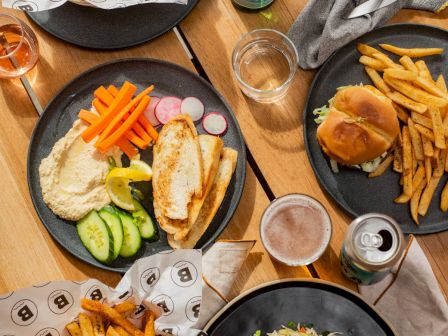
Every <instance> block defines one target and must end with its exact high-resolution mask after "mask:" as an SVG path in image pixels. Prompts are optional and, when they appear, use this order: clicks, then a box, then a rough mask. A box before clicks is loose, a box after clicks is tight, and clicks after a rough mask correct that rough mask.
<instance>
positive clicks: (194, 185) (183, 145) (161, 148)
mask: <svg viewBox="0 0 448 336" xmlns="http://www.w3.org/2000/svg"><path fill="white" fill-rule="evenodd" d="M152 170H153V176H152V186H153V194H154V208H155V209H154V212H155V214H156V217H158V216H166V217H168V218H171V219H187V218H188V205H189V204H190V202H191V199H192V198H193V196H197V197H201V196H202V193H203V190H202V186H203V184H202V183H203V163H202V155H201V150H200V146H199V139H198V134H197V131H196V128H195V126H194V124H193V121H192V120H191V118H190V116H187V115H178V116H176V117H174V118H173V119H171V120H170V121H169V122H168V123H167V124H165V126H163V128H162V130H161V131H160V134H159V139H158V140H157V142H156V144H155V146H154V160H153V166H152ZM162 228H163V227H162ZM163 229H164V230H166V231H167V232H170V231H172V233H175V230H172V229H169V230H167V229H165V228H163Z"/></svg>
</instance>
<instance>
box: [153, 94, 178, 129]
mask: <svg viewBox="0 0 448 336" xmlns="http://www.w3.org/2000/svg"><path fill="white" fill-rule="evenodd" d="M181 103H182V100H181V99H180V98H177V97H163V98H162V99H160V101H159V103H158V104H157V106H156V108H155V112H154V115H155V116H156V118H157V120H158V121H159V122H160V123H161V124H164V125H165V124H166V123H167V122H168V121H169V120H170V119H171V118H173V117H175V116H177V115H178V114H180V105H181Z"/></svg>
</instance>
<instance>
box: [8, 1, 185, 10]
mask: <svg viewBox="0 0 448 336" xmlns="http://www.w3.org/2000/svg"><path fill="white" fill-rule="evenodd" d="M85 1H86V2H87V3H89V4H91V5H93V6H94V7H98V8H102V9H114V8H123V7H129V6H134V5H142V4H147V3H172V4H182V5H186V4H187V3H188V0H85ZM66 2H67V0H3V1H2V6H3V7H6V8H14V9H19V10H22V11H25V12H38V11H44V10H48V9H53V8H56V7H59V6H62V5H63V4H65V3H66Z"/></svg>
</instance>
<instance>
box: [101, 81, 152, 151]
mask: <svg viewBox="0 0 448 336" xmlns="http://www.w3.org/2000/svg"><path fill="white" fill-rule="evenodd" d="M153 89H154V85H151V86H149V87H148V88H146V89H145V90H143V91H142V92H140V93H139V94H138V95H137V96H136V97H135V98H134V99H132V100H131V101H130V102H129V103H128V104H127V105H126V106H125V107H124V108H122V109H121V110H120V111H118V112H117V114H116V115H115V116H114V117H113V119H112V120H111V121H110V122H109V124H108V125H107V127H106V128H105V129H104V131H103V132H102V133H101V135H100V138H99V139H98V141H97V144H99V143H101V142H102V141H103V140H104V139H106V138H107V137H108V136H109V135H111V134H112V132H113V129H114V127H115V125H117V123H119V122H120V121H121V120H122V119H123V117H124V116H125V115H126V114H128V113H129V111H130V110H131V108H132V107H134V106H135V105H137V104H138V103H139V102H140V100H142V98H143V97H146V96H147V95H148V94H149V93H150V92H151V91H152V90H153ZM115 99H118V96H117V98H115ZM148 99H150V98H149V97H148Z"/></svg>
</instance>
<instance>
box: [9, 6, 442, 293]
mask: <svg viewBox="0 0 448 336" xmlns="http://www.w3.org/2000/svg"><path fill="white" fill-rule="evenodd" d="M305 3H306V1H304V0H277V1H276V2H275V3H274V5H272V6H271V7H269V8H268V9H266V10H264V11H261V12H258V13H248V12H241V11H238V10H236V9H235V8H234V7H233V6H232V5H231V2H230V0H214V1H206V0H204V1H200V2H199V4H198V5H197V6H196V8H195V9H194V10H193V11H192V13H191V14H190V15H189V16H188V17H187V18H186V19H185V20H184V21H183V22H182V23H181V24H180V26H178V27H177V28H178V29H179V30H180V32H181V35H182V36H183V37H184V39H185V43H186V45H187V47H188V48H189V50H190V52H191V53H192V54H193V56H194V58H193V59H190V58H189V57H188V55H187V53H186V52H185V50H184V49H183V46H182V44H181V43H180V41H179V40H178V38H177V37H176V35H175V34H174V32H173V31H170V32H169V33H167V34H165V35H163V36H162V37H160V38H157V39H156V40H153V41H151V42H148V43H145V44H143V45H141V46H137V47H132V48H128V49H125V50H120V51H111V52H102V51H93V50H87V49H83V48H79V47H76V46H73V45H69V44H67V43H64V42H62V41H60V40H58V39H56V38H54V37H53V36H51V35H49V34H48V33H46V32H44V31H43V30H42V29H41V28H39V27H38V26H36V25H35V24H34V23H32V22H30V20H28V18H27V17H26V16H25V15H24V14H23V13H20V12H17V11H12V10H6V9H0V12H1V13H11V14H13V15H16V16H19V17H20V18H22V19H23V20H24V21H25V22H27V23H28V24H30V26H31V27H32V28H33V30H34V31H35V32H36V35H37V36H38V39H39V43H40V58H39V63H38V65H37V67H36V69H35V70H33V71H32V72H31V73H30V74H29V75H28V78H29V80H30V82H31V83H32V87H33V90H34V92H35V94H36V96H37V97H38V99H39V101H40V103H41V104H42V105H43V106H45V105H46V104H47V103H48V102H49V100H50V99H51V98H52V97H53V96H54V95H55V94H56V93H57V92H58V91H59V90H60V89H61V88H62V87H63V86H64V85H65V84H66V83H67V82H68V81H70V80H71V79H72V78H74V77H75V76H77V75H78V74H79V73H80V72H82V71H84V70H86V69H88V68H90V67H92V66H95V65H97V64H100V63H103V62H106V61H108V60H112V59H119V58H126V57H154V58H159V59H164V60H167V61H170V62H174V63H177V64H180V65H182V66H184V67H186V68H188V69H190V70H192V71H197V72H199V73H200V75H202V76H204V77H206V78H207V79H209V80H210V81H211V83H212V84H213V85H214V86H215V87H216V88H217V89H218V91H220V92H221V93H222V94H223V95H224V97H225V98H226V99H227V101H228V102H229V104H230V105H231V107H232V108H233V110H234V112H235V114H236V116H237V118H238V121H239V123H240V126H241V128H242V131H243V133H244V136H245V140H246V143H247V147H248V153H249V155H248V163H247V180H246V184H245V189H244V193H243V196H242V199H241V202H240V205H239V207H238V209H237V211H236V213H235V216H234V217H233V219H232V221H231V223H230V224H229V226H228V227H227V229H226V230H225V231H224V233H223V234H222V236H221V238H226V239H257V240H258V239H259V237H258V224H259V221H260V217H261V214H262V212H263V210H264V209H265V208H266V206H267V205H268V204H269V201H270V200H272V199H273V198H275V197H278V196H281V195H284V194H286V193H291V192H302V193H307V194H310V195H312V196H314V197H316V198H318V199H319V200H321V201H322V202H323V204H324V205H325V206H326V208H327V209H328V210H329V213H330V216H331V218H332V221H333V229H334V230H333V232H334V234H333V237H332V241H331V246H330V248H329V249H328V251H327V252H326V253H325V255H324V256H323V257H322V258H321V259H320V260H319V261H318V262H316V263H314V265H312V266H311V267H309V268H307V267H302V268H300V267H298V268H288V267H285V266H282V265H279V264H278V263H274V262H273V261H272V260H271V259H270V258H269V257H268V256H267V254H266V252H265V251H264V249H263V248H262V246H261V244H260V243H259V242H258V243H257V244H256V245H255V247H254V250H253V251H252V253H251V255H250V256H249V257H248V260H247V262H246V263H245V265H244V266H243V269H242V270H241V272H240V275H239V277H238V279H237V281H236V283H235V286H234V288H233V293H232V294H233V295H236V294H238V293H239V292H241V291H243V290H245V289H248V288H251V287H253V286H255V285H257V284H260V283H263V282H267V281H270V280H274V279H281V278H290V277H295V278H297V277H311V276H314V277H320V278H322V279H326V280H330V281H333V282H337V283H340V284H343V285H345V286H347V287H348V288H351V289H356V287H355V286H354V284H353V283H351V282H349V281H347V280H346V279H344V278H343V277H342V276H341V274H340V272H339V266H338V254H339V249H340V246H341V242H342V239H343V236H344V232H345V230H346V227H347V224H348V223H349V222H350V218H349V217H347V216H346V215H345V214H344V213H343V212H342V211H341V210H340V209H339V208H338V207H337V206H336V205H335V204H334V203H333V202H332V200H331V199H329V198H328V197H327V195H326V194H325V193H324V192H323V191H322V190H321V188H320V187H319V185H318V183H317V180H316V178H315V176H314V174H313V172H312V169H311V166H310V164H309V162H308V159H307V156H306V153H305V149H304V145H303V139H302V124H301V120H302V118H301V111H302V109H303V104H304V99H305V96H306V93H307V91H308V87H309V85H310V82H311V80H312V78H313V75H314V72H313V71H302V70H300V71H299V73H298V75H297V77H296V78H295V80H294V83H293V87H292V89H291V92H293V93H294V94H289V95H288V96H287V97H286V98H285V99H284V100H283V101H282V103H281V104H279V105H260V104H257V103H255V102H253V101H250V100H249V99H247V98H245V97H244V96H243V95H242V93H241V92H240V91H239V89H238V88H237V84H236V80H235V78H234V77H233V75H232V70H231V65H230V57H231V53H232V49H233V47H234V45H235V43H236V41H237V39H238V38H239V37H240V36H241V35H242V34H243V33H245V32H247V31H249V30H252V29H254V28H262V27H265V28H266V27H269V28H274V29H277V30H280V31H282V32H286V31H287V30H288V28H289V27H290V25H291V24H292V22H293V20H294V18H295V17H296V16H297V15H298V14H299V13H300V11H301V9H302V8H303V6H304V5H305ZM447 18H448V11H446V12H445V13H443V14H440V15H438V16H435V15H433V14H430V13H424V12H418V11H409V10H403V11H401V12H400V13H399V14H398V15H397V16H396V17H394V18H393V20H392V22H422V23H428V24H433V25H437V26H441V27H445V28H448V20H447ZM199 37H200V38H199ZM0 97H1V99H0V124H1V125H2V132H1V133H0V171H1V173H2V176H3V178H2V192H1V193H0V209H1V214H2V216H1V217H0V253H1V255H2V257H1V258H0V269H1V270H2V271H1V272H0V293H5V292H9V291H12V290H15V289H18V288H22V287H27V286H31V285H32V284H36V283H40V282H44V281H48V280H60V279H71V280H82V279H87V278H98V279H100V280H101V281H103V282H105V283H107V284H108V285H110V286H114V285H116V284H117V282H118V281H119V279H120V276H119V275H118V274H115V273H111V272H106V271H102V270H99V269H97V268H94V267H92V266H89V265H87V264H85V263H83V262H81V261H79V260H77V259H76V258H74V257H73V256H71V255H70V254H69V253H67V252H66V251H65V250H64V249H63V248H61V247H60V246H58V245H57V243H56V242H54V241H53V240H52V239H51V237H50V235H49V234H48V232H47V231H46V229H45V227H44V226H43V225H42V223H41V222H40V221H39V219H38V217H37V215H36V212H35V211H34V208H33V205H32V203H31V199H30V196H29V193H28V187H27V178H26V156H27V148H28V143H29V140H30V136H31V133H32V130H33V127H34V125H35V124H36V121H37V119H38V115H37V112H36V110H35V108H34V106H33V104H32V103H31V101H30V99H29V97H28V96H27V94H26V92H25V90H24V88H23V87H22V85H21V84H20V82H19V81H7V80H0ZM273 157H281V158H282V160H272V158H273ZM418 239H419V242H420V244H421V246H422V247H423V249H424V250H425V253H426V255H427V256H428V259H429V260H430V262H431V264H432V266H433V269H434V272H435V274H436V276H437V279H438V280H439V283H440V285H441V288H442V289H443V291H444V292H445V293H446V294H448V260H447V259H446V258H443V257H444V251H446V250H447V249H448V232H446V233H440V234H434V235H428V236H424V237H419V238H418Z"/></svg>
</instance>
